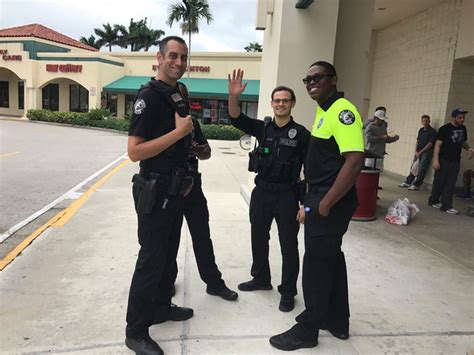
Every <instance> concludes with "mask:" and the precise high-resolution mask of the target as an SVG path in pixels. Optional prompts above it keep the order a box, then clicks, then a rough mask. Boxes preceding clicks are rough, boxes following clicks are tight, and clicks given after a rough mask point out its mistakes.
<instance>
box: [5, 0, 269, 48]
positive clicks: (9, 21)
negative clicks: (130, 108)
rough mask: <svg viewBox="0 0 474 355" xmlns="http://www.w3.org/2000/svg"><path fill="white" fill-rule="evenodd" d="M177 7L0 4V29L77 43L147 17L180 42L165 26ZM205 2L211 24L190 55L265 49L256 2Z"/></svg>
mask: <svg viewBox="0 0 474 355" xmlns="http://www.w3.org/2000/svg"><path fill="white" fill-rule="evenodd" d="M175 2H180V0H135V1H131V0H128V1H127V0H0V28H9V27H15V26H22V25H27V24H31V23H39V24H41V25H44V26H46V27H49V28H51V29H53V30H55V31H58V32H60V33H62V34H65V35H67V36H69V37H72V38H74V39H79V38H80V37H81V36H84V37H89V36H90V35H91V34H93V33H94V28H97V27H100V28H101V27H102V24H104V23H107V22H109V23H110V24H111V25H112V24H123V25H126V26H127V27H128V24H129V22H130V19H131V18H133V19H134V21H137V20H141V19H143V18H145V17H146V18H147V19H148V22H147V23H148V25H149V26H150V22H151V26H150V27H152V28H154V29H160V30H163V31H165V34H166V35H178V36H181V35H182V34H181V29H180V28H179V25H178V24H174V25H173V27H171V28H170V27H168V25H167V24H166V19H167V13H168V6H169V4H171V3H175ZM208 2H209V6H210V9H211V13H212V15H213V17H214V21H212V22H211V23H210V24H209V25H207V23H206V22H205V21H204V22H201V24H200V31H199V33H198V34H194V35H193V37H192V43H191V46H192V48H191V49H192V50H193V51H200V52H201V51H202V52H241V51H244V47H245V46H247V45H248V44H249V42H259V43H260V44H262V43H263V31H256V30H255V18H256V7H257V0H208ZM186 40H187V35H186ZM101 50H102V51H106V50H108V49H107V48H105V47H102V49H101ZM114 50H117V51H124V50H125V49H122V48H118V47H117V48H114Z"/></svg>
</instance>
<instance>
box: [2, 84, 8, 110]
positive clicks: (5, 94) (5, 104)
mask: <svg viewBox="0 0 474 355" xmlns="http://www.w3.org/2000/svg"><path fill="white" fill-rule="evenodd" d="M8 85H9V82H8V81H0V107H4V108H9V107H10V105H9V103H10V99H9V95H8Z"/></svg>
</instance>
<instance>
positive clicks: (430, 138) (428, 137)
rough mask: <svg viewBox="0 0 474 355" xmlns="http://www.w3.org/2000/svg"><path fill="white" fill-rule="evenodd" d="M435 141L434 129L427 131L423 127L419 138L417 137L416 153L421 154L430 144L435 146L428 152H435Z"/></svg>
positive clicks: (419, 131) (430, 128) (419, 132)
mask: <svg viewBox="0 0 474 355" xmlns="http://www.w3.org/2000/svg"><path fill="white" fill-rule="evenodd" d="M435 140H436V130H435V129H434V128H433V127H431V126H429V127H428V128H427V129H425V128H424V127H421V128H420V129H419V130H418V136H417V137H416V141H417V145H416V151H417V152H419V151H420V150H422V149H423V148H424V147H425V146H426V145H427V144H428V143H432V144H433V146H432V147H431V148H430V149H428V151H430V150H433V148H434V143H435Z"/></svg>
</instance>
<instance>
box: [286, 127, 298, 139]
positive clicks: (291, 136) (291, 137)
mask: <svg viewBox="0 0 474 355" xmlns="http://www.w3.org/2000/svg"><path fill="white" fill-rule="evenodd" d="M297 133H298V131H297V130H296V129H294V128H292V129H290V130H289V131H288V137H289V138H290V139H293V138H295V137H296V134H297Z"/></svg>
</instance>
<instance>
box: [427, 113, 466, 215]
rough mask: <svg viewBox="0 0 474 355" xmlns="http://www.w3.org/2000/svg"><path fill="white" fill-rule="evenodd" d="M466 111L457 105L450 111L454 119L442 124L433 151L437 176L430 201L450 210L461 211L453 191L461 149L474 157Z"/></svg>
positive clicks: (446, 210)
mask: <svg viewBox="0 0 474 355" xmlns="http://www.w3.org/2000/svg"><path fill="white" fill-rule="evenodd" d="M466 114H467V111H465V110H463V109H461V108H457V109H455V110H453V112H452V113H451V122H450V123H447V124H445V125H444V126H441V127H440V129H439V130H438V136H437V137H436V144H435V148H434V154H433V169H434V170H435V176H434V181H433V188H432V189H431V196H430V198H429V200H428V204H429V205H430V206H432V207H434V208H439V209H441V211H444V212H446V213H449V214H459V211H458V210H457V209H455V208H453V193H454V188H455V186H456V180H457V178H458V173H459V166H460V163H461V149H463V148H464V149H465V150H467V151H468V155H469V159H472V156H473V153H474V150H473V149H472V148H470V147H469V144H468V143H467V130H466V127H465V126H464V120H465V118H466Z"/></svg>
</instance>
